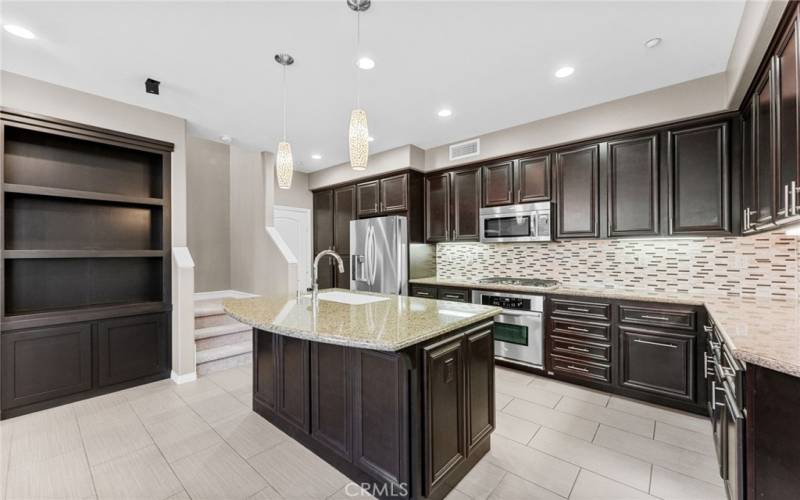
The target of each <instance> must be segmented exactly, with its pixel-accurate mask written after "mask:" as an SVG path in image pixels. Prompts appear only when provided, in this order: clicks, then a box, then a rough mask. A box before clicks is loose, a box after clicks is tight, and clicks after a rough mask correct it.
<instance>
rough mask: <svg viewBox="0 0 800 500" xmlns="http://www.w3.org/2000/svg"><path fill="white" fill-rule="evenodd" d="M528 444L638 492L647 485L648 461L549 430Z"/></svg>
mask: <svg viewBox="0 0 800 500" xmlns="http://www.w3.org/2000/svg"><path fill="white" fill-rule="evenodd" d="M529 446H530V447H532V448H534V449H537V450H540V451H542V452H544V453H547V454H549V455H552V456H554V457H557V458H560V459H561V460H564V461H566V462H569V463H572V464H575V465H577V466H579V467H582V468H584V469H589V470H590V471H592V472H596V473H598V474H601V475H603V476H606V477H608V478H611V479H614V480H616V481H619V482H621V483H624V484H627V485H628V486H631V487H633V488H636V489H638V490H641V491H647V489H648V487H649V485H650V464H649V463H647V462H645V461H643V460H638V459H636V458H633V457H631V456H628V455H625V454H622V453H618V452H616V451H613V450H609V449H607V448H603V447H601V446H597V445H595V444H592V443H589V442H586V441H584V440H582V439H577V438H575V437H572V436H569V435H567V434H563V433H561V432H557V431H554V430H552V429H547V428H543V429H541V430H540V431H539V432H537V433H536V436H534V438H533V439H532V440H531V442H530V444H529ZM523 477H524V476H523Z"/></svg>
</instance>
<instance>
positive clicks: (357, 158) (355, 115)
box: [349, 109, 369, 170]
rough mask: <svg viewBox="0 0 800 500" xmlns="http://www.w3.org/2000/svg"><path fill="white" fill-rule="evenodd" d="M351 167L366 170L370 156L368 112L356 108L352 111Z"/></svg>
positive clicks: (350, 136)
mask: <svg viewBox="0 0 800 500" xmlns="http://www.w3.org/2000/svg"><path fill="white" fill-rule="evenodd" d="M349 139H350V167H352V169H353V170H365V169H366V168H367V159H368V158H369V130H368V129H367V112H366V111H364V110H363V109H354V110H353V112H352V113H350V134H349Z"/></svg>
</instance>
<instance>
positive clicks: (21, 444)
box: [10, 419, 83, 466]
mask: <svg viewBox="0 0 800 500" xmlns="http://www.w3.org/2000/svg"><path fill="white" fill-rule="evenodd" d="M82 449H83V443H82V442H81V433H80V430H79V429H78V423H77V422H76V421H75V420H74V419H71V420H67V421H65V422H64V424H63V425H62V426H60V427H54V426H45V427H44V430H42V431H33V430H29V431H27V432H19V431H18V430H17V431H16V432H15V433H14V437H13V439H12V440H11V452H10V463H11V465H12V466H22V465H26V464H30V463H32V462H39V461H42V460H47V459H50V458H54V457H56V456H58V455H63V454H64V453H69V452H71V451H75V450H82Z"/></svg>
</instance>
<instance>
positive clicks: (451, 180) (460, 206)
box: [425, 167, 481, 243]
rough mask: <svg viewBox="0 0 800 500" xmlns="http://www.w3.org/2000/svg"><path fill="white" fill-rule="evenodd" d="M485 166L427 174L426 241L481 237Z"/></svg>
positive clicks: (471, 239)
mask: <svg viewBox="0 0 800 500" xmlns="http://www.w3.org/2000/svg"><path fill="white" fill-rule="evenodd" d="M480 209H481V169H480V168H479V167H475V168H470V169H467V170H458V171H455V172H442V173H435V174H431V175H428V176H427V177H425V241H426V242H428V243H438V242H443V241H478V240H479V239H480V222H479V220H480V219H479V218H480Z"/></svg>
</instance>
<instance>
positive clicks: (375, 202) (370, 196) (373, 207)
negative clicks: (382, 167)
mask: <svg viewBox="0 0 800 500" xmlns="http://www.w3.org/2000/svg"><path fill="white" fill-rule="evenodd" d="M380 199H381V196H380V181H379V180H378V179H375V180H374V181H369V182H362V183H359V184H356V200H357V207H358V208H357V214H358V216H359V217H369V216H371V215H377V214H379V213H380V212H381V210H380Z"/></svg>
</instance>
